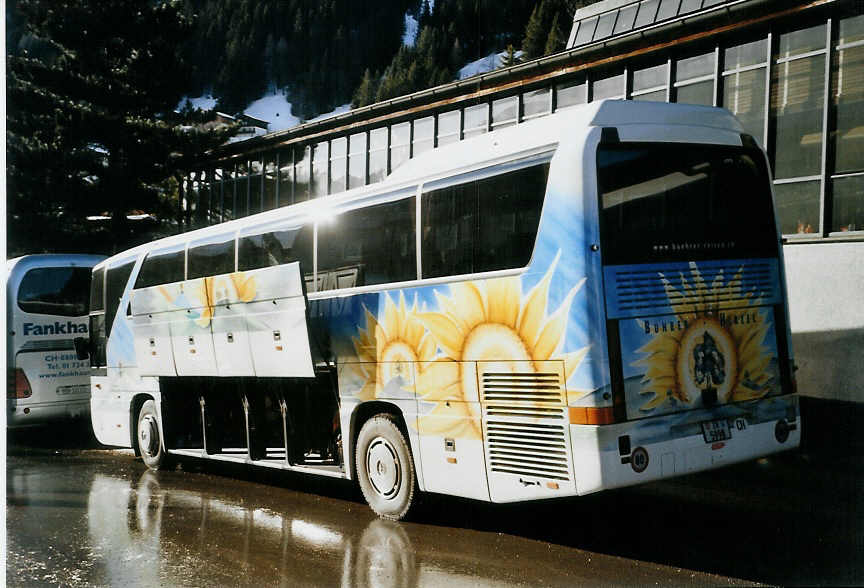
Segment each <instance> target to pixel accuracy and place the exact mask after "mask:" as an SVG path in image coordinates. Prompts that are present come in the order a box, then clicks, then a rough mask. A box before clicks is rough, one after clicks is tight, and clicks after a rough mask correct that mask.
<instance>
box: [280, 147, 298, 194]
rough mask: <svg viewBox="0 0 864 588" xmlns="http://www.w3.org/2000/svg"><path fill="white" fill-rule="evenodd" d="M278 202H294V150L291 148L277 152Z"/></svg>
mask: <svg viewBox="0 0 864 588" xmlns="http://www.w3.org/2000/svg"><path fill="white" fill-rule="evenodd" d="M278 161H279V202H278V204H277V205H278V206H286V205H288V204H293V203H294V152H293V149H292V148H290V147H289V148H288V149H283V150H282V151H280V152H279V159H278Z"/></svg>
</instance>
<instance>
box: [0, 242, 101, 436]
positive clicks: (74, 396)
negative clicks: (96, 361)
mask: <svg viewBox="0 0 864 588" xmlns="http://www.w3.org/2000/svg"><path fill="white" fill-rule="evenodd" d="M103 259H105V258H104V257H103V256H97V255H80V254H68V255H61V254H44V255H25V256H23V257H18V258H15V259H11V260H9V261H8V262H6V328H7V333H6V367H7V378H8V381H7V387H6V411H7V412H6V422H7V425H8V426H9V427H10V428H16V427H22V426H28V425H43V424H46V423H50V422H54V421H58V420H69V419H74V418H80V419H84V418H89V417H88V415H89V412H90V367H89V365H88V364H87V362H86V361H81V360H80V359H78V357H77V355H76V353H75V348H74V343H73V342H74V340H75V338H81V337H83V338H86V337H87V336H88V324H87V317H88V298H89V296H90V275H91V271H92V269H93V266H94V265H96V264H97V263H99V262H100V261H102V260H103Z"/></svg>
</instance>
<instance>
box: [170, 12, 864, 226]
mask: <svg viewBox="0 0 864 588" xmlns="http://www.w3.org/2000/svg"><path fill="white" fill-rule="evenodd" d="M653 4H656V6H655V7H654V8H655V9H656V10H657V11H658V13H659V11H661V10H663V9H664V6H665V5H666V3H664V2H654V3H653ZM653 4H652V2H651V0H645V1H643V2H641V3H640V4H639V12H638V13H635V12H634V14H632V15H631V14H629V13H625V11H624V10H623V9H622V10H621V11H620V14H619V16H618V18H619V19H621V18H625V19H628V20H626V22H629V19H630V18H631V17H633V18H634V19H635V20H638V19H639V17H640V15H641V13H642V9H643V8H646V9H647V7H649V5H653ZM675 4H676V6H675V8H676V10H679V11H680V10H684V9H685V8H686V9H687V10H689V7H690V6H695V5H696V4H698V2H693V3H691V2H686V1H684V2H681V3H680V5H679V4H678V3H675ZM643 5H644V6H643ZM669 6H670V7H671V4H669ZM859 6H860V5H859ZM847 8H848V7H847ZM669 9H671V8H669ZM861 12H862V9H860V8H859V9H858V13H857V14H856V13H855V12H854V11H853V13H852V14H849V13H848V12H846V13H843V14H838V15H836V16H834V15H828V16H820V17H807V18H806V19H805V18H804V17H803V16H801V17H799V18H796V19H795V20H794V21H790V22H788V23H771V24H770V25H766V26H765V27H763V28H762V29H760V30H753V29H743V30H742V31H735V32H731V33H722V34H717V35H714V36H711V37H709V38H708V39H707V40H706V39H702V40H700V41H699V42H698V44H697V43H691V44H689V45H688V44H684V43H681V44H677V45H675V46H674V47H672V48H668V47H667V48H665V49H663V50H657V51H645V52H644V53H643V54H641V55H639V56H638V57H631V58H629V59H624V58H622V59H620V60H619V61H613V62H611V63H608V61H609V60H606V61H607V63H604V64H603V66H602V67H596V68H586V69H584V70H582V71H577V72H573V73H567V74H556V75H550V76H548V77H546V78H544V79H542V80H540V81H537V80H532V82H531V83H530V84H525V85H524V86H521V87H520V88H519V89H518V91H517V90H514V89H513V87H512V86H510V87H509V89H507V90H505V91H503V92H500V93H495V92H492V93H489V94H488V95H487V97H486V98H485V99H481V100H478V99H476V98H474V99H472V100H471V101H465V103H464V105H461V106H460V105H459V104H458V103H449V104H448V105H447V106H446V107H442V108H440V109H438V110H436V109H434V108H430V109H428V110H422V111H420V112H419V113H418V114H416V115H415V117H414V118H409V117H406V116H404V115H402V116H401V118H400V119H399V120H398V121H394V122H393V123H392V124H382V123H379V124H369V125H368V126H367V128H365V129H362V128H361V127H360V126H358V125H353V126H352V128H351V130H349V131H343V132H339V131H334V132H333V133H332V134H330V136H328V137H326V139H322V138H321V136H318V137H317V138H316V139H315V140H314V141H310V142H305V141H303V139H302V137H295V138H292V139H291V141H292V143H291V144H289V145H283V146H279V147H274V148H273V149H271V150H268V151H264V152H263V153H261V152H259V153H255V154H250V155H249V156H248V157H241V158H236V157H235V158H232V159H231V160H230V161H219V160H214V161H213V162H212V163H211V167H208V168H205V169H201V170H198V171H195V172H194V173H191V174H189V176H188V177H187V179H186V181H185V182H184V194H185V200H184V206H185V207H186V210H185V211H184V213H185V214H184V218H185V219H188V224H187V227H186V228H189V229H191V228H197V227H200V226H204V225H207V224H212V223H216V222H221V221H224V220H230V219H232V218H238V217H241V216H245V215H248V214H254V213H255V212H260V211H262V210H269V209H272V208H276V207H279V206H285V205H289V204H293V203H295V202H301V201H303V200H307V199H309V198H315V197H319V196H322V195H325V194H332V193H336V192H340V191H342V190H345V189H350V188H355V187H358V186H362V185H366V184H371V183H376V182H380V181H382V180H383V179H384V178H385V177H386V176H387V174H389V173H390V172H392V171H393V170H394V169H396V168H397V167H399V166H400V165H401V164H403V163H404V162H405V161H407V160H409V159H410V158H413V157H416V156H417V155H419V154H420V153H423V152H425V151H428V150H430V149H435V148H440V147H443V146H445V145H447V144H450V143H453V142H455V141H461V140H464V139H466V138H469V137H472V136H475V135H478V134H482V133H486V132H489V131H491V130H494V129H499V128H504V127H507V126H512V125H518V124H521V123H522V122H524V121H526V120H531V119H535V118H537V117H542V116H546V115H548V114H550V113H552V112H555V111H558V110H561V109H564V108H567V107H570V106H573V105H576V104H583V103H585V102H589V101H594V100H600V99H603V98H618V99H632V100H652V101H673V102H682V103H690V104H705V105H717V106H723V107H725V108H728V109H729V110H731V111H732V112H733V113H734V114H735V115H736V116H737V117H738V118H739V119H740V120H741V123H742V124H743V126H744V128H745V130H746V132H747V133H749V134H751V135H752V136H753V137H754V138H755V139H756V140H757V141H758V142H759V144H760V145H763V146H764V147H765V148H766V150H767V151H768V154H769V161H770V163H771V167H772V172H773V174H774V178H775V180H774V184H775V186H774V187H775V196H776V202H777V207H778V210H779V220H780V225H781V230H782V232H783V234H784V235H786V236H787V237H789V238H793V239H800V238H815V237H832V236H834V237H836V236H844V235H849V234H852V233H854V234H857V236H859V237H864V14H861ZM621 22H624V21H620V20H619V21H616V22H614V23H612V25H609V23H605V22H603V23H601V22H599V20H598V22H597V23H595V25H594V26H595V29H594V30H597V29H599V27H601V26H602V27H604V29H603V30H605V29H606V28H609V27H610V26H611V27H612V29H611V30H613V31H614V30H616V29H615V27H617V26H619V24H621ZM625 24H626V23H625ZM622 26H623V25H622ZM627 26H633V25H627ZM577 34H578V33H577ZM610 34H611V33H610Z"/></svg>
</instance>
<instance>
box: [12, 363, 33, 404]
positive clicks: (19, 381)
mask: <svg viewBox="0 0 864 588" xmlns="http://www.w3.org/2000/svg"><path fill="white" fill-rule="evenodd" d="M32 394H33V390H32V389H31V388H30V381H29V380H28V379H27V374H25V373H24V370H22V369H21V368H15V369H13V370H9V381H8V382H7V385H6V398H16V399H22V398H30V396H31V395H32Z"/></svg>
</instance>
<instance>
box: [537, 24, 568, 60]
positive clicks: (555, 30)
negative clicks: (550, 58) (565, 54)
mask: <svg viewBox="0 0 864 588" xmlns="http://www.w3.org/2000/svg"><path fill="white" fill-rule="evenodd" d="M559 16H560V15H559V14H556V15H555V16H554V17H552V25H551V26H550V30H549V37H548V38H547V39H546V45H545V46H544V47H543V55H552V54H553V53H558V52H559V51H561V50H563V49H564V44H565V43H566V42H567V34H566V33H565V32H564V31H563V30H562V29H561V25H560V22H561V19H560V18H559Z"/></svg>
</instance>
